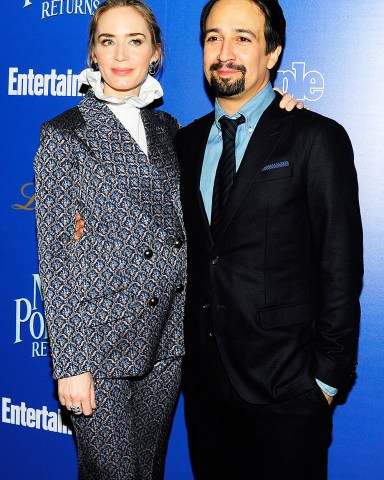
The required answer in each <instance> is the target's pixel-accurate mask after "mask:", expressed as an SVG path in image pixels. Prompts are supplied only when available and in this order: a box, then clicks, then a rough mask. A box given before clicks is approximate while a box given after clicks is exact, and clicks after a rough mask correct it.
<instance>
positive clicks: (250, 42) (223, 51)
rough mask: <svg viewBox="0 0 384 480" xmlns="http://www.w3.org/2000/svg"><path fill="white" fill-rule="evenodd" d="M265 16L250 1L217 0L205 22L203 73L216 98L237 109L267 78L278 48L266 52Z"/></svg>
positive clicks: (256, 91) (266, 81)
mask: <svg viewBox="0 0 384 480" xmlns="http://www.w3.org/2000/svg"><path fill="white" fill-rule="evenodd" d="M264 25H265V18H264V14H263V13H262V11H261V10H260V9H259V7H258V6H257V5H256V4H255V3H253V2H252V1H250V0H219V1H218V2H217V3H216V4H215V5H214V6H213V8H212V10H211V12H210V14H209V16H208V18H207V22H206V32H207V33H206V36H205V39H204V73H205V76H206V78H207V80H208V82H209V84H210V85H211V87H212V88H213V90H214V92H215V95H216V97H218V98H219V101H220V99H223V100H226V99H228V100H231V101H234V102H235V103H236V104H237V106H238V107H239V108H241V106H242V105H244V104H245V103H247V102H248V101H249V100H250V99H251V98H252V97H254V96H255V95H256V94H257V93H258V92H259V91H260V90H262V89H263V88H264V86H265V85H266V84H267V83H268V81H269V70H268V68H272V67H273V66H274V65H275V64H276V62H277V60H278V57H279V54H280V51H281V48H280V47H278V49H276V51H274V52H272V53H270V54H268V55H266V53H265V52H266V41H265V37H264Z"/></svg>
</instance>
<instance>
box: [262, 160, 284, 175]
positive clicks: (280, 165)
mask: <svg viewBox="0 0 384 480" xmlns="http://www.w3.org/2000/svg"><path fill="white" fill-rule="evenodd" d="M283 167H289V162H288V161H287V160H286V161H285V162H279V163H270V164H269V165H265V167H264V168H263V169H262V170H261V171H262V172H268V170H275V169H276V168H283Z"/></svg>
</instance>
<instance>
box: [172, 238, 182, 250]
mask: <svg viewBox="0 0 384 480" xmlns="http://www.w3.org/2000/svg"><path fill="white" fill-rule="evenodd" d="M173 246H174V247H175V248H177V249H178V250H180V248H181V247H182V246H183V240H182V239H181V238H180V237H177V238H175V241H174V242H173Z"/></svg>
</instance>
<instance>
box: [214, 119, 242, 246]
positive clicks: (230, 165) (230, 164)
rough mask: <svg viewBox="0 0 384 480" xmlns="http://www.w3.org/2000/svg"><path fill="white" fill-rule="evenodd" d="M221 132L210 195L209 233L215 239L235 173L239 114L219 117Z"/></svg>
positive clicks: (240, 120) (239, 123)
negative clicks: (219, 147) (218, 156)
mask: <svg viewBox="0 0 384 480" xmlns="http://www.w3.org/2000/svg"><path fill="white" fill-rule="evenodd" d="M219 122H220V125H221V133H222V137H223V152H222V154H221V157H220V159H219V163H218V165H217V170H216V176H215V183H214V185H213V195H212V214H211V233H212V237H213V239H214V240H217V233H218V230H219V225H220V221H221V216H222V213H223V211H224V207H225V204H226V203H227V199H228V196H229V192H230V191H231V188H232V185H233V182H234V180H235V175H236V156H235V139H236V131H237V127H238V126H239V125H241V124H242V123H244V122H245V118H244V117H243V116H242V115H241V116H240V117H238V118H236V119H231V118H228V117H224V116H223V117H221V118H220V120H219Z"/></svg>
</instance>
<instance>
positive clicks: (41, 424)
mask: <svg viewBox="0 0 384 480" xmlns="http://www.w3.org/2000/svg"><path fill="white" fill-rule="evenodd" d="M1 421H2V423H8V424H10V425H19V426H21V427H27V428H35V429H37V430H45V431H47V432H55V433H61V434H64V435H72V430H71V429H70V428H69V427H68V426H67V425H65V424H64V423H63V418H62V416H61V410H60V408H59V409H58V410H56V411H49V410H48V407H47V406H46V405H42V407H41V408H33V407H30V406H27V404H26V403H25V402H20V403H13V401H12V399H11V398H7V397H2V399H1Z"/></svg>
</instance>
